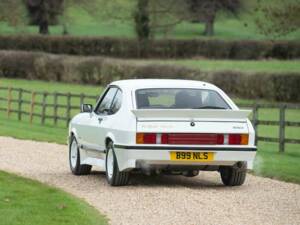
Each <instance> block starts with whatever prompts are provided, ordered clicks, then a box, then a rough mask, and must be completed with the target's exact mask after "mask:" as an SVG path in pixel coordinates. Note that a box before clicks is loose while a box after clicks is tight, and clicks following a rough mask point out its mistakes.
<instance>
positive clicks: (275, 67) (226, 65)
mask: <svg viewBox="0 0 300 225" xmlns="http://www.w3.org/2000/svg"><path fill="white" fill-rule="evenodd" d="M132 61H134V62H136V63H143V64H149V63H155V64H171V65H173V64H174V65H180V66H186V67H190V68H193V69H199V70H201V71H210V72H214V71H224V70H233V71H242V72H249V73H256V72H269V73H287V72H294V73H299V71H300V60H289V61H287V60H207V59H182V60H163V61H162V60H150V61H149V60H132Z"/></svg>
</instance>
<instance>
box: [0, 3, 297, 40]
mask: <svg viewBox="0 0 300 225" xmlns="http://www.w3.org/2000/svg"><path fill="white" fill-rule="evenodd" d="M104 11H105V9H104ZM104 11H103V12H104ZM101 13H102V12H100V14H101ZM104 13H105V12H104ZM118 13H122V12H121V11H120V12H118ZM127 13H128V12H127ZM119 16H120V15H119ZM68 17H69V21H68V30H69V34H70V35H75V36H109V37H122V38H133V37H135V33H134V26H133V24H132V21H130V20H129V19H127V20H125V21H124V20H112V19H111V17H109V18H108V17H107V16H106V17H104V18H103V17H101V16H100V17H99V15H96V14H95V15H93V16H91V15H89V14H88V13H87V12H86V11H85V10H82V9H80V8H76V7H72V8H70V9H69V10H68ZM254 20H255V15H254V14H253V13H243V14H241V15H240V16H239V17H237V18H227V16H224V15H221V14H220V15H219V16H218V18H217V21H216V23H215V36H214V37H213V38H217V39H225V40H240V39H244V40H262V39H270V38H272V37H266V36H264V35H262V34H260V33H259V32H258V30H257V28H256V25H255V23H254ZM203 31H204V25H203V24H198V23H190V22H182V23H180V24H178V25H176V26H175V27H174V28H173V29H171V30H170V31H168V32H167V33H166V32H163V31H158V32H156V34H155V36H156V37H157V38H176V39H195V38H207V37H205V36H203V35H202V33H203ZM37 33H38V27H36V26H18V27H11V26H9V25H7V24H6V23H3V22H2V23H0V34H6V35H7V34H8V35H9V34H37ZM50 33H51V34H53V35H61V34H62V26H51V27H50ZM299 37H300V31H297V32H293V33H290V34H288V35H286V36H283V37H279V39H285V40H298V39H299ZM273 39H275V38H274V37H273ZM277 39H278V38H277Z"/></svg>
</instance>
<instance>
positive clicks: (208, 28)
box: [204, 16, 215, 36]
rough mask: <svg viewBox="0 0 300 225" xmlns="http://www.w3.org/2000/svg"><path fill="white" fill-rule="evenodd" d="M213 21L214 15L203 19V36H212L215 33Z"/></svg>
mask: <svg viewBox="0 0 300 225" xmlns="http://www.w3.org/2000/svg"><path fill="white" fill-rule="evenodd" d="M214 23H215V16H210V17H209V18H207V20H206V21H205V30H204V35H205V36H213V35H214V34H215V30H214Z"/></svg>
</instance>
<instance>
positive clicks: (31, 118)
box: [29, 91, 35, 124]
mask: <svg viewBox="0 0 300 225" xmlns="http://www.w3.org/2000/svg"><path fill="white" fill-rule="evenodd" d="M34 105H35V92H34V91H33V92H32V93H31V104H30V114H29V118H30V123H31V124H32V121H33V112H34Z"/></svg>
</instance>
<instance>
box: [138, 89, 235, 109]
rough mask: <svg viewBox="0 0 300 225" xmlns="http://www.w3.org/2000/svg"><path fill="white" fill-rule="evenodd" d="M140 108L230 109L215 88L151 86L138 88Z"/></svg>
mask: <svg viewBox="0 0 300 225" xmlns="http://www.w3.org/2000/svg"><path fill="white" fill-rule="evenodd" d="M136 105H137V108H138V109H230V107H229V105H228V104H227V103H226V102H225V100H224V99H223V98H222V97H221V96H220V95H219V94H218V93H217V92H216V91H213V90H207V89H189V88H167V89H166V88H151V89H139V90H136Z"/></svg>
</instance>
